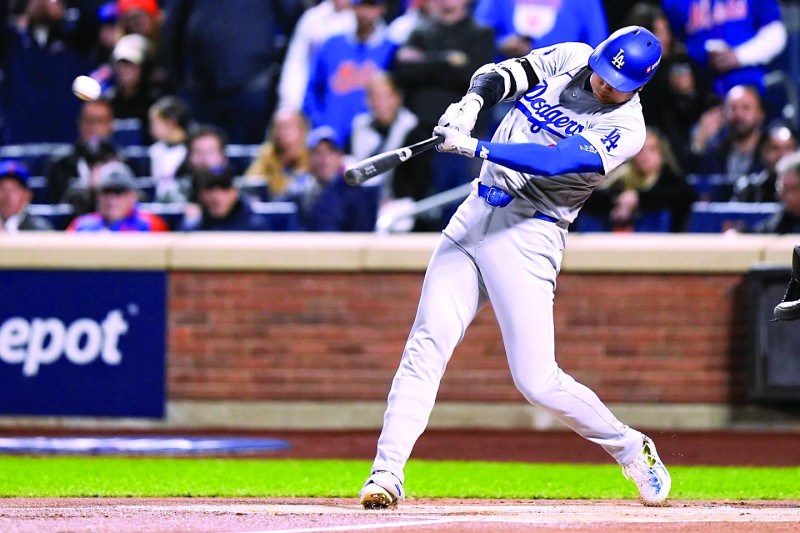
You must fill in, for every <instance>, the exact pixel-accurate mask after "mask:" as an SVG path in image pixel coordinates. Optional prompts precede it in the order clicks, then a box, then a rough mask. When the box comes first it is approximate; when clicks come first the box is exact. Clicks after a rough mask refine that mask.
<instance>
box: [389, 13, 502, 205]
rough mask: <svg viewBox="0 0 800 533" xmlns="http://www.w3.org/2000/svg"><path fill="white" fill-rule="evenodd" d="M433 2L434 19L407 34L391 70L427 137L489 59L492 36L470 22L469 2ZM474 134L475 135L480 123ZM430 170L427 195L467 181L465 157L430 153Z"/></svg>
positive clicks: (469, 162) (470, 177)
mask: <svg viewBox="0 0 800 533" xmlns="http://www.w3.org/2000/svg"><path fill="white" fill-rule="evenodd" d="M435 1H436V2H437V6H438V7H437V8H436V13H437V16H436V17H435V18H431V19H430V20H428V21H427V22H426V23H425V24H423V25H422V26H421V27H419V28H417V29H416V30H415V31H414V32H412V34H411V36H410V37H409V38H408V43H407V44H406V45H405V46H403V47H401V48H400V49H399V50H398V51H397V55H396V57H395V66H394V71H393V74H394V76H395V79H396V80H397V84H398V86H399V87H400V88H401V89H402V90H403V91H404V92H405V95H406V98H405V102H406V106H407V107H408V109H409V110H410V111H411V112H412V113H414V114H415V115H416V116H417V118H418V119H419V123H420V128H421V129H422V130H424V131H427V132H428V133H429V134H430V132H431V131H433V128H434V127H435V126H436V124H437V122H438V120H439V117H440V116H441V115H442V110H443V109H447V107H448V106H449V105H450V104H451V103H452V102H457V101H459V100H460V99H461V97H462V96H463V94H464V91H465V90H466V89H467V88H468V87H469V81H470V78H471V77H472V73H473V72H475V71H476V70H477V69H478V68H479V67H481V66H482V65H484V64H486V63H491V62H492V59H493V58H494V34H493V32H492V30H491V29H490V28H487V27H486V26H483V25H480V24H478V23H477V22H475V19H473V18H472V16H471V15H470V14H469V11H468V10H467V3H468V0H435ZM475 129H476V132H475V134H476V135H480V134H481V133H480V132H481V131H482V130H483V129H484V124H483V121H479V123H478V125H477V126H476V128H475ZM431 165H432V169H433V176H434V179H435V180H436V182H435V183H433V184H429V186H428V187H427V189H428V191H429V192H440V191H445V190H448V189H451V188H453V187H455V186H458V185H461V184H462V183H464V182H465V180H469V179H472V171H471V170H470V169H471V166H472V162H471V161H470V159H468V158H464V157H459V156H458V155H455V154H447V153H440V152H435V153H432V157H431ZM446 218H449V216H447V215H446Z"/></svg>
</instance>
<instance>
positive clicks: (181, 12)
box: [162, 0, 302, 144]
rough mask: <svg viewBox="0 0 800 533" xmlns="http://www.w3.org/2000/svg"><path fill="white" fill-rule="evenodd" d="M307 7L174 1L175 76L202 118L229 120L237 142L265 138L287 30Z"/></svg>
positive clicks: (171, 49) (170, 35)
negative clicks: (279, 38)
mask: <svg viewBox="0 0 800 533" xmlns="http://www.w3.org/2000/svg"><path fill="white" fill-rule="evenodd" d="M301 12H302V4H301V2H299V1H298V0H268V1H265V0H239V1H237V2H233V3H229V4H227V3H226V5H225V6H224V9H222V8H220V2H219V1H218V0H174V1H172V2H170V6H169V10H168V11H167V16H166V19H165V21H164V27H163V31H162V38H163V39H162V50H163V54H164V58H165V61H166V65H167V69H168V71H169V73H170V77H171V79H172V81H173V82H174V83H176V84H177V85H178V87H179V88H180V89H182V90H183V91H184V93H182V96H183V97H184V99H185V100H186V102H187V103H188V104H189V107H190V108H191V109H192V116H194V117H195V118H196V119H197V120H198V121H199V122H208V123H211V124H215V125H217V126H220V127H222V128H223V129H224V130H225V131H226V132H227V134H228V138H229V139H230V141H231V142H232V143H251V144H258V143H259V142H261V140H262V139H263V138H264V134H265V132H266V129H267V124H268V122H269V118H270V117H271V116H272V112H273V108H274V100H275V96H274V92H275V82H276V78H277V76H278V74H279V71H280V59H281V50H280V49H279V47H278V46H277V45H276V42H277V40H276V35H275V31H274V29H277V28H280V30H281V31H282V33H283V34H284V35H289V34H290V32H291V29H292V28H293V27H294V24H295V22H296V21H297V19H298V18H299V16H300V14H301Z"/></svg>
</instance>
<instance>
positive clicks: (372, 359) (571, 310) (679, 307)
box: [168, 272, 745, 403]
mask: <svg viewBox="0 0 800 533" xmlns="http://www.w3.org/2000/svg"><path fill="white" fill-rule="evenodd" d="M422 277H423V273H421V272H411V273H378V272H363V273H319V272H307V273H304V272H171V273H170V282H169V294H170V303H169V308H170V312H169V343H168V353H169V355H168V363H169V364H168V394H169V398H170V399H172V400H180V399H183V400H187V399H192V400H217V399H232V400H384V399H385V396H386V393H387V392H388V389H389V385H390V382H391V378H392V375H393V374H394V371H395V368H396V366H397V363H398V361H399V358H400V354H401V352H402V348H403V345H404V343H405V339H406V337H407V335H408V331H409V328H410V327H411V323H412V321H413V318H414V313H415V310H416V306H417V300H418V298H419V291H420V287H421V283H422ZM742 282H743V278H742V276H741V275H683V274H673V275H657V274H625V275H612V274H578V273H564V274H562V275H561V276H560V277H559V281H558V290H557V293H556V304H555V313H556V314H555V325H556V353H557V359H558V361H559V363H560V365H561V366H562V368H564V369H565V370H566V371H567V372H569V373H570V374H572V375H573V376H574V377H575V378H576V379H578V380H579V381H582V382H584V383H586V384H587V385H589V386H590V387H592V388H593V389H594V390H595V391H596V392H597V393H598V394H599V395H600V397H601V398H602V399H603V400H604V401H609V402H710V403H716V402H730V401H735V400H737V399H741V398H742V397H743V395H744V368H743V367H744V364H743V359H744V351H743V343H744V338H743V334H744V325H745V324H744V312H743V311H744V309H743V308H744V306H743V305H742V298H743V286H742ZM531 319H532V320H533V319H535V317H531ZM439 398H440V399H442V400H449V401H476V400H477V401H520V400H521V396H520V395H519V393H518V392H517V391H516V389H515V388H514V385H513V384H512V382H511V377H510V373H509V371H508V367H507V364H506V361H505V356H504V352H503V347H502V340H501V338H500V335H499V331H498V327H497V323H496V321H495V318H494V315H493V313H492V310H491V308H486V309H484V311H483V312H481V314H480V315H479V316H478V317H477V318H476V320H475V322H473V324H472V326H471V328H470V329H469V331H468V332H467V335H466V338H465V340H464V342H463V343H462V344H461V345H460V346H459V347H458V348H457V350H456V353H455V355H454V357H453V359H452V361H451V363H450V365H449V368H448V372H447V373H446V374H445V378H444V380H443V382H442V388H441V390H440V394H439Z"/></svg>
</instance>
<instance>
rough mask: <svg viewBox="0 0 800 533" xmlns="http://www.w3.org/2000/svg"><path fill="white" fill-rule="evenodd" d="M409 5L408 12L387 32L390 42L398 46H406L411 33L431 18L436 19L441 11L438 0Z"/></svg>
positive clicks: (416, 2) (420, 1) (418, 1)
mask: <svg viewBox="0 0 800 533" xmlns="http://www.w3.org/2000/svg"><path fill="white" fill-rule="evenodd" d="M409 4H410V5H409V7H408V9H407V10H406V12H405V13H403V14H402V15H400V16H399V17H397V18H396V19H394V20H393V21H392V22H391V24H389V27H388V28H387V30H386V31H387V33H388V36H389V40H390V41H392V42H393V43H394V44H396V45H397V46H403V45H404V44H406V43H407V42H408V38H409V37H411V33H412V32H413V31H414V30H416V29H417V28H418V27H419V26H421V25H422V24H424V23H425V21H427V20H429V19H430V18H431V17H436V15H437V11H438V9H439V2H438V0H411V2H409Z"/></svg>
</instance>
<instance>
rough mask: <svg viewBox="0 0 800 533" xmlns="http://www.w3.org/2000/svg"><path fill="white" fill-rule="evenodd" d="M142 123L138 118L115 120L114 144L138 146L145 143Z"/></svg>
mask: <svg viewBox="0 0 800 533" xmlns="http://www.w3.org/2000/svg"><path fill="white" fill-rule="evenodd" d="M142 134H143V130H142V121H141V120H139V119H138V118H118V119H116V120H114V135H113V138H114V144H116V145H117V146H136V145H141V144H142V142H143V141H144V139H143V137H142Z"/></svg>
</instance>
